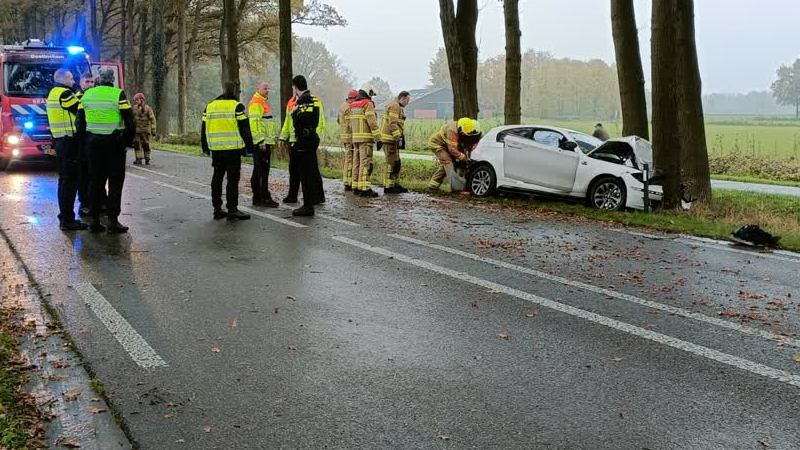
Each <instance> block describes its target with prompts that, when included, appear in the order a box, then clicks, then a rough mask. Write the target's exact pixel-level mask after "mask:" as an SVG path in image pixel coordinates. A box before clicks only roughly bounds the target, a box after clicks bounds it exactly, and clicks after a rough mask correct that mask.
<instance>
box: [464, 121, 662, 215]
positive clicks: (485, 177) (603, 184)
mask: <svg viewBox="0 0 800 450" xmlns="http://www.w3.org/2000/svg"><path fill="white" fill-rule="evenodd" d="M470 158H471V159H472V160H473V163H472V164H471V166H470V170H469V173H468V174H467V180H466V181H467V186H468V187H469V190H470V191H471V192H472V194H473V195H476V196H479V197H484V196H488V195H491V194H493V193H494V192H496V191H498V190H499V191H511V192H528V193H539V194H548V195H558V196H567V197H574V198H581V199H586V201H587V203H588V204H589V205H590V206H592V207H595V208H598V209H606V210H621V209H624V208H632V209H644V183H643V182H642V170H641V169H642V168H643V167H644V164H647V165H648V167H649V171H650V173H652V172H653V149H652V146H651V145H650V143H649V142H647V141H646V140H644V139H641V138H639V137H636V136H629V137H623V138H617V139H610V140H608V141H606V142H603V141H601V140H599V139H597V138H595V137H593V136H590V135H588V134H585V133H581V132H578V131H573V130H568V129H564V128H557V127H550V126H539V125H506V126H501V127H496V128H493V129H492V130H490V131H489V132H488V133H487V134H486V135H485V136H483V138H482V139H481V140H480V142H478V145H477V146H476V147H475V149H474V150H473V151H472V152H471V154H470ZM652 182H654V183H657V181H656V180H655V179H653V180H652ZM648 191H649V195H650V199H651V200H652V203H653V204H656V203H659V202H660V201H661V194H662V189H661V186H660V185H657V184H651V185H650V188H649V189H648Z"/></svg>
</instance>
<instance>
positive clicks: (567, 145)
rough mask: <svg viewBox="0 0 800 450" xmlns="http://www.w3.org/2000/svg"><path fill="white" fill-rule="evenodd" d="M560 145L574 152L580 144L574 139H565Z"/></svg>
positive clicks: (563, 148)
mask: <svg viewBox="0 0 800 450" xmlns="http://www.w3.org/2000/svg"><path fill="white" fill-rule="evenodd" d="M560 147H561V149H562V150H569V151H571V152H574V151H575V149H576V148H578V144H577V143H575V142H572V141H565V142H562V143H561V145H560Z"/></svg>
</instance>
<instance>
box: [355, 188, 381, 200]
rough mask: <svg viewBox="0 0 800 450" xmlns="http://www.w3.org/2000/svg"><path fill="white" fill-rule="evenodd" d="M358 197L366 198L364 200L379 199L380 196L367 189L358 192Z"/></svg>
mask: <svg viewBox="0 0 800 450" xmlns="http://www.w3.org/2000/svg"><path fill="white" fill-rule="evenodd" d="M358 195H360V196H362V197H366V198H375V197H380V194H378V193H377V192H375V191H373V190H372V189H368V190H366V191H358Z"/></svg>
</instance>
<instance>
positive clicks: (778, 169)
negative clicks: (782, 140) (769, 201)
mask: <svg viewBox="0 0 800 450" xmlns="http://www.w3.org/2000/svg"><path fill="white" fill-rule="evenodd" d="M708 162H709V167H710V169H711V173H712V174H720V175H734V176H746V177H754V178H763V179H767V180H782V181H800V161H798V160H797V159H796V158H794V157H789V158H780V157H779V158H774V157H769V156H753V155H743V154H741V153H739V152H732V153H728V154H724V155H714V156H711V157H709V161H708Z"/></svg>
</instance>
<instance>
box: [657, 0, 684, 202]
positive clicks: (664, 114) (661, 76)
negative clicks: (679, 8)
mask: <svg viewBox="0 0 800 450" xmlns="http://www.w3.org/2000/svg"><path fill="white" fill-rule="evenodd" d="M675 3H676V2H675V1H674V0H653V18H652V39H651V45H652V52H651V53H652V72H653V159H654V164H655V166H656V168H657V169H659V170H660V171H661V172H662V174H663V176H664V184H663V187H664V195H663V206H664V208H665V209H675V208H678V207H680V205H681V161H680V158H681V151H680V140H679V139H678V111H677V108H676V105H678V95H677V86H676V83H675V70H676V68H677V61H676V55H675V27H674V26H673V21H674V20H675Z"/></svg>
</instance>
